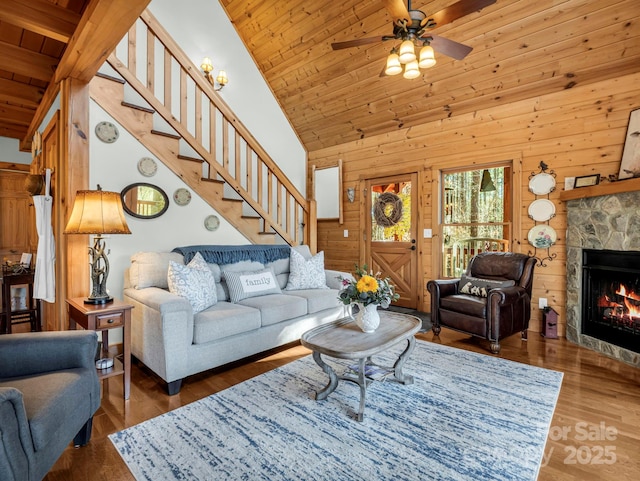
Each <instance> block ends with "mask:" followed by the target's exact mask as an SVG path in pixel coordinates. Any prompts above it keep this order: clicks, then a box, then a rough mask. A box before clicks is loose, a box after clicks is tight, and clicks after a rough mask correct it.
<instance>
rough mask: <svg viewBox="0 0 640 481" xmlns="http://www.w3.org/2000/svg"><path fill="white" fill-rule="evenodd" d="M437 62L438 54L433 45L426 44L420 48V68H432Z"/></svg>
mask: <svg viewBox="0 0 640 481" xmlns="http://www.w3.org/2000/svg"><path fill="white" fill-rule="evenodd" d="M435 64H436V56H435V52H434V51H433V47H432V46H431V45H425V46H424V47H422V48H421V49H420V62H419V64H418V65H420V68H431V67H433V66H434V65H435Z"/></svg>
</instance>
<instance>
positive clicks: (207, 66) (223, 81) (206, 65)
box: [200, 57, 229, 92]
mask: <svg viewBox="0 0 640 481" xmlns="http://www.w3.org/2000/svg"><path fill="white" fill-rule="evenodd" d="M200 68H201V69H202V71H203V72H204V78H206V79H207V80H208V81H209V83H210V84H211V85H212V86H213V90H215V91H216V92H218V91H219V90H222V89H223V88H224V86H225V85H227V84H228V83H229V79H228V77H227V72H225V71H224V70H220V71H219V72H218V76H217V77H216V78H215V82H214V79H213V75H211V72H213V63H212V62H211V59H210V58H209V57H205V58H203V59H202V65H200ZM216 82H217V83H218V85H219V86H218V88H216Z"/></svg>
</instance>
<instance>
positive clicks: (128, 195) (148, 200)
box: [120, 182, 169, 219]
mask: <svg viewBox="0 0 640 481" xmlns="http://www.w3.org/2000/svg"><path fill="white" fill-rule="evenodd" d="M120 197H121V198H122V207H124V210H125V212H126V213H127V214H129V215H131V216H133V217H137V218H138V219H153V218H155V217H160V216H161V215H162V214H164V213H165V212H166V211H167V209H168V208H169V197H167V194H166V193H165V191H164V190H162V189H161V188H160V187H158V186H157V185H153V184H146V183H144V182H138V183H136V184H131V185H128V186H126V187H125V188H124V189H122V192H121V193H120Z"/></svg>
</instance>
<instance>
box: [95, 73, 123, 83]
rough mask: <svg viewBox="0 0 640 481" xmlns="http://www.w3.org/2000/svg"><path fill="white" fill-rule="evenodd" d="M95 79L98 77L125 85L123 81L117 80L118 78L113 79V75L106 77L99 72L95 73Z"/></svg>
mask: <svg viewBox="0 0 640 481" xmlns="http://www.w3.org/2000/svg"><path fill="white" fill-rule="evenodd" d="M96 77H100V78H104V79H107V80H111V81H113V82H118V83H120V84H123V85H124V84H125V83H126V82H125V81H124V79H121V78H118V77H114V76H113V75H107V74H106V73H101V72H97V73H96Z"/></svg>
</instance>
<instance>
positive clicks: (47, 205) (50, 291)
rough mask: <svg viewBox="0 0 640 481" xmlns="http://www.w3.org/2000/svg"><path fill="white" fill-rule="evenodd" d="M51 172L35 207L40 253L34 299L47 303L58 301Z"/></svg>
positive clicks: (34, 285)
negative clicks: (52, 221)
mask: <svg viewBox="0 0 640 481" xmlns="http://www.w3.org/2000/svg"><path fill="white" fill-rule="evenodd" d="M50 185H51V170H50V169H47V170H46V182H45V191H44V193H45V195H34V196H33V205H34V206H35V208H36V229H37V231H38V253H37V257H36V273H35V279H34V283H33V297H34V299H43V300H45V301H47V302H52V303H53V302H55V301H56V269H55V261H56V244H55V240H54V238H53V228H52V226H51V208H52V206H53V198H52V197H51V196H50V195H49V188H50Z"/></svg>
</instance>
